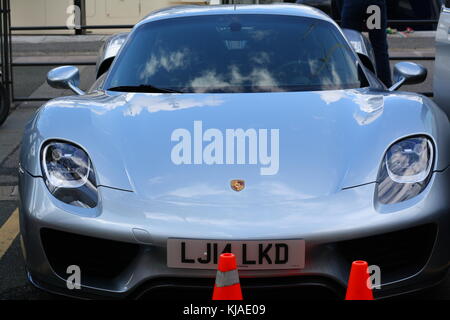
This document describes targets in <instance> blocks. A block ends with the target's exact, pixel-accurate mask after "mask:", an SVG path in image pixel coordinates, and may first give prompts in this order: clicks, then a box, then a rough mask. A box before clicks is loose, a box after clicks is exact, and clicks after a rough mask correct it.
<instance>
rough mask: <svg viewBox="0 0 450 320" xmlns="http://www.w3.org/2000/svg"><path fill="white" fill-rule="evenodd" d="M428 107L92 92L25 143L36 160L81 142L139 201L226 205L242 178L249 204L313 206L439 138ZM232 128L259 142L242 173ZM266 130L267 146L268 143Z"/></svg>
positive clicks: (359, 95) (401, 98)
mask: <svg viewBox="0 0 450 320" xmlns="http://www.w3.org/2000/svg"><path fill="white" fill-rule="evenodd" d="M423 99H425V98H422V97H420V96H417V95H413V94H401V93H398V94H388V93H383V92H371V91H369V90H366V89H361V90H345V91H344V90H340V91H320V92H292V93H245V94H146V93H127V94H125V93H96V94H91V95H87V96H81V97H70V98H62V99H56V100H53V101H51V102H50V103H48V104H47V105H46V106H44V107H43V108H41V110H40V111H39V112H38V114H37V116H36V118H35V119H34V121H33V122H32V123H31V124H30V126H29V128H28V129H27V130H30V131H34V133H35V134H30V135H29V136H30V139H31V140H33V139H34V140H35V141H34V145H36V147H35V148H34V151H35V153H36V151H37V150H39V149H40V147H41V146H42V144H43V143H44V142H45V140H49V139H63V140H67V141H71V142H73V143H76V144H78V145H80V146H81V147H83V148H84V149H85V150H86V151H87V152H88V154H89V155H90V157H91V159H92V162H93V164H94V166H95V170H96V174H97V180H98V184H99V185H103V186H107V187H113V188H118V189H123V190H128V191H133V192H135V193H136V194H138V195H140V196H141V197H143V198H149V199H152V200H163V201H181V202H186V203H189V202H196V203H201V202H202V201H207V199H216V200H214V201H217V202H223V201H225V202H226V201H227V199H228V198H227V197H229V196H233V195H234V194H236V192H235V191H233V190H232V188H231V186H230V181H231V180H233V179H240V180H244V181H245V190H244V191H242V192H241V193H240V194H245V196H243V197H247V199H248V201H261V199H272V200H287V201H289V200H308V199H313V198H319V197H326V196H328V195H330V194H333V193H336V192H338V191H340V190H342V189H343V188H349V187H354V186H357V185H362V184H367V183H372V182H374V181H375V180H376V177H377V172H378V168H379V165H380V162H381V160H382V158H383V156H384V153H385V151H386V149H387V148H388V147H389V145H390V144H391V143H393V142H395V141H396V140H398V139H399V138H402V137H405V136H408V135H412V134H429V135H430V136H434V135H436V132H435V131H436V129H435V128H436V124H435V121H436V120H435V118H436V117H435V116H433V112H436V110H434V109H433V108H430V107H429V106H427V104H426V103H424V101H423ZM427 100H428V99H427ZM199 125H201V127H202V128H201V129H202V130H201V131H200V130H199ZM195 126H196V127H197V128H196V129H194V127H195ZM208 129H214V130H212V131H211V130H209V131H207V130H208ZM235 129H243V130H244V131H245V130H248V129H250V130H251V131H252V132H254V133H256V140H257V141H258V142H259V144H258V146H257V148H256V149H255V150H256V151H255V150H253V151H255V152H256V153H254V155H255V158H256V160H255V159H253V161H252V162H251V161H250V159H249V156H248V154H247V157H246V158H245V159H244V160H243V161H241V162H244V163H242V164H236V162H237V160H235V161H234V164H231V163H228V164H226V162H227V161H226V155H227V153H229V152H230V148H227V142H226V140H227V137H226V132H227V130H235ZM180 130H181V131H180ZM264 130H267V133H268V140H265V139H263V138H264ZM206 132H209V133H213V136H214V137H215V138H216V139H212V138H211V139H210V140H211V141H213V140H214V141H216V140H220V139H219V138H220V134H221V135H222V136H223V141H222V143H220V141H219V142H217V143H218V144H215V146H216V147H217V148H216V149H217V150H219V149H220V151H217V150H216V152H218V154H216V153H214V152H213V153H209V151H211V149H208V150H205V148H206V146H207V145H209V144H210V143H211V141H203V142H202V134H205V133H206ZM261 132H262V133H261ZM277 132H278V141H277V139H276V133H277ZM180 133H184V134H186V133H189V134H190V135H191V140H189V143H190V144H191V147H192V149H191V156H190V157H187V156H188V154H187V155H186V154H182V155H185V156H186V158H185V159H188V158H189V159H191V162H192V164H177V159H178V158H177V157H175V160H174V157H173V156H172V155H173V154H179V155H180V153H178V152H175V151H176V150H177V149H175V151H174V147H175V146H176V145H177V144H178V143H179V142H180V141H181V140H178V139H177V138H178V135H179V134H180ZM261 134H262V136H261ZM203 138H206V137H203ZM272 138H274V139H273V141H272V140H271V139H272ZM172 140H175V141H172ZM185 140H186V141H187V139H185ZM205 140H207V139H205ZM249 141H250V140H246V142H247V143H249ZM265 141H270V142H271V143H268V144H264V142H265ZM31 144H33V143H31ZM275 144H277V145H278V150H279V152H278V159H276V158H277V156H276V145H275ZM187 145H188V144H186V145H184V146H187ZM221 145H222V148H219V147H220V146H221ZM210 147H211V146H210ZM266 147H267V148H268V149H269V153H268V154H269V155H270V151H272V153H273V154H272V162H271V165H268V164H267V161H266V162H264V161H263V160H264V159H263V158H261V156H260V152H261V150H262V151H264V148H266ZM186 150H187V149H186ZM174 152H175V153H174ZM247 152H249V150H248V149H247ZM204 153H205V154H210V155H216V156H217V158H216V159H223V162H224V164H206V163H205V161H207V160H205V159H204V157H202V155H203V154H204ZM220 153H223V157H221V156H220ZM235 153H238V151H237V150H235ZM34 156H36V154H34ZM24 157H26V158H27V159H25V160H24V161H23V162H25V163H27V164H28V165H27V166H26V167H27V170H29V171H30V172H31V173H32V174H35V175H40V168H39V166H36V163H38V161H34V163H32V160H30V159H31V158H32V157H33V152H30V154H29V155H27V156H24ZM27 160H28V161H27ZM266 160H267V159H266ZM217 161H218V162H220V160H217ZM195 162H196V163H195ZM249 162H251V163H249ZM255 162H256V163H255ZM276 162H277V163H276ZM277 164H278V165H277ZM268 167H271V168H272V170H269V174H267V170H266V173H265V174H264V173H263V171H264V170H262V168H266V169H267V168H268ZM250 199H251V200H250Z"/></svg>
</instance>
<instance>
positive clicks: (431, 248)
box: [20, 170, 450, 298]
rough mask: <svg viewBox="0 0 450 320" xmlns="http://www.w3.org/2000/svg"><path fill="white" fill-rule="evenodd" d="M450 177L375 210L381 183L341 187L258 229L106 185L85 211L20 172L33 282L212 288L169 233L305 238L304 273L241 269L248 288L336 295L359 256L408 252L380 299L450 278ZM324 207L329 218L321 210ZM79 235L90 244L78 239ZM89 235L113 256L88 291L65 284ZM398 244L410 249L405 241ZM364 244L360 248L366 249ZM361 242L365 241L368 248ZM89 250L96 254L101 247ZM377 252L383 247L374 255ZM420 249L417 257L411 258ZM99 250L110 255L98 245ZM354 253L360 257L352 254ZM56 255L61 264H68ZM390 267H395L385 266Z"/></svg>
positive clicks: (375, 259)
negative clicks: (170, 249) (176, 255)
mask: <svg viewBox="0 0 450 320" xmlns="http://www.w3.org/2000/svg"><path fill="white" fill-rule="evenodd" d="M449 182H450V171H449V170H446V171H443V172H436V173H434V175H433V178H432V180H431V181H430V184H429V186H428V187H427V189H426V190H425V191H424V192H423V193H422V194H421V195H419V196H418V197H417V198H415V199H412V200H413V201H410V202H408V203H407V204H403V205H402V206H395V207H391V208H389V207H386V208H375V206H374V205H373V194H374V188H375V184H369V185H365V186H360V187H357V188H352V189H347V190H343V191H341V192H338V193H337V194H336V195H335V196H333V197H330V199H329V200H328V201H327V202H326V204H325V203H323V204H321V205H318V204H317V203H309V208H310V210H309V211H306V210H304V209H305V208H299V209H298V211H299V212H301V213H298V214H297V215H295V216H292V215H290V214H287V215H285V216H282V215H279V216H274V219H272V220H270V217H267V216H265V215H264V216H262V217H261V221H255V222H254V226H253V227H252V225H251V223H247V222H248V221H246V219H245V217H242V218H241V219H239V218H236V221H235V223H234V224H233V223H231V224H230V223H219V222H220V220H221V219H219V218H218V219H217V221H214V220H211V219H204V220H202V219H197V220H195V221H193V220H189V219H187V218H186V216H184V217H183V219H181V218H180V216H177V215H176V213H173V212H176V211H177V210H180V208H175V207H174V208H173V211H170V210H168V211H167V214H165V215H163V214H161V213H158V214H157V213H156V212H155V211H151V210H150V209H149V208H151V205H154V206H155V207H158V205H157V204H150V203H148V202H144V201H143V200H142V199H139V197H138V195H136V194H134V193H131V192H124V191H120V190H115V189H111V188H106V187H100V188H99V192H100V198H101V199H102V201H101V204H100V205H99V207H97V208H95V209H89V210H78V208H74V207H71V206H67V205H65V204H62V203H60V202H59V201H58V200H56V199H55V198H53V197H52V196H51V195H50V194H49V193H48V191H47V188H46V186H45V184H44V182H43V181H42V179H41V178H38V177H32V176H30V175H29V174H28V173H26V172H25V173H22V174H21V176H20V195H21V206H20V220H21V235H22V238H23V245H24V252H25V257H26V265H27V269H28V271H29V278H30V280H31V281H32V282H33V283H34V284H35V285H36V286H38V287H41V288H43V289H47V290H50V291H53V292H57V293H62V294H67V295H71V296H81V297H87V298H96V297H107V298H125V297H138V296H141V295H142V294H143V293H145V292H147V291H149V290H152V289H155V288H161V287H178V288H187V289H189V288H192V289H195V288H212V285H213V283H214V280H213V279H214V277H215V271H214V270H193V269H174V268H168V267H167V265H166V242H167V239H168V238H170V237H174V238H196V239H229V240H244V239H252V240H255V239H261V240H267V239H298V238H303V239H305V240H306V265H305V268H304V269H302V270H258V271H251V270H240V272H239V274H240V277H241V283H242V286H243V287H244V289H245V288H274V287H279V288H289V287H303V286H309V287H312V286H319V287H325V288H327V289H330V290H331V291H333V293H335V294H336V295H338V296H341V295H343V293H344V292H345V285H346V282H347V279H348V274H349V268H350V263H351V261H352V259H365V260H368V262H369V264H376V263H380V262H379V261H381V260H383V259H381V258H384V260H383V261H389V259H391V257H392V259H391V261H396V260H399V259H397V258H398V257H399V256H398V254H401V253H402V252H399V251H403V252H405V250H409V251H410V254H409V255H408V256H407V257H406V258H405V259H406V261H405V262H404V263H402V264H400V263H398V265H397V266H396V267H395V268H391V269H389V270H388V269H386V268H384V267H383V265H381V281H382V287H381V289H380V290H375V292H374V293H375V296H376V297H377V298H381V297H386V296H390V295H396V294H401V293H406V292H410V291H415V290H419V289H423V288H425V287H428V286H431V285H433V284H435V283H436V282H438V281H439V280H440V279H442V278H443V277H444V276H445V274H446V272H447V269H448V266H449V260H450V259H449V258H450V254H449V253H450V250H449V244H450V230H449V228H450V219H449V213H448V211H449V210H448V209H449V208H450V199H449V197H448V196H447V194H448V191H449ZM160 205H161V204H160ZM158 209H159V208H158ZM256 209H257V208H256ZM317 212H322V214H321V215H320V216H319V215H318V213H317ZM219 217H220V216H219ZM208 218H210V217H208ZM222 222H223V221H222ZM48 230H49V231H50V233H52V232H53V233H55V234H56V235H58V234H60V235H63V236H62V237H61V238H58V237H56V238H51V239H50V240H49V241H48V239H47V243H50V244H51V243H53V244H55V243H56V244H58V246H56V249H55V248H52V250H53V251H54V252H53V253H52V252H49V249H48V246H47V247H46V245H45V242H46V240H45V239H44V237H46V236H43V234H45V233H46V232H47V233H48ZM413 231H414V232H415V233H414V232H413ZM67 235H68V236H69V237H71V236H75V240H73V243H78V244H79V246H78V247H77V246H76V245H75V246H72V247H71V246H70V245H68V244H69V243H70V242H69V241H68V240H67V238H64V237H65V236H67ZM78 236H81V237H82V238H83V239H84V240H85V241H86V242H80V241H79V240H77V238H76V237H78ZM86 237H88V238H86ZM92 239H93V240H95V241H97V240H99V241H100V242H101V241H102V239H103V240H105V241H106V243H107V245H108V246H109V249H110V250H111V251H110V252H106V253H107V254H106V255H100V254H99V255H98V258H99V260H100V261H103V262H104V263H105V264H103V265H102V264H100V265H95V267H96V268H92V269H96V270H95V272H91V271H89V272H88V274H86V275H84V276H82V280H81V283H82V289H81V290H68V289H67V287H66V280H65V279H66V277H67V275H66V273H65V272H64V271H65V269H64V266H65V264H68V263H71V262H70V261H72V260H70V259H71V257H72V258H73V260H74V261H75V262H77V255H80V252H81V255H82V254H83V252H88V251H89V249H90V247H91V245H88V244H89V243H93V242H90V241H91V240H92ZM383 239H388V243H385V244H384V247H386V249H385V250H384V251H382V250H381V251H379V249H380V246H381V245H380V244H379V241H382V240H383ZM401 243H403V246H402V245H399V244H401ZM360 244H363V247H362V248H361V245H360ZM389 244H391V246H390V245H389ZM422 244H423V245H422ZM358 245H359V247H358ZM352 246H353V247H352ZM364 246H367V251H365V248H364ZM92 247H93V248H91V249H92V250H93V252H94V253H95V252H96V251H95V250H96V249H95V245H92ZM119 247H123V248H121V249H120V250H123V251H122V252H123V253H127V252H128V253H130V252H131V253H133V254H130V255H129V257H128V258H127V259H128V263H125V264H123V265H122V264H120V263H117V262H116V260H114V259H115V258H117V257H124V254H121V253H120V252H121V251H120V250H119V249H118V248H119ZM345 247H346V248H347V249H345ZM58 248H60V251H59V252H60V253H59V254H58ZM77 248H78V249H80V250H78V251H77ZM349 248H350V249H349ZM352 248H353V249H352ZM355 248H357V249H355ZM55 250H56V251H55ZM115 250H116V251H115ZM376 250H378V251H379V252H378V253H376V252H375V253H374V251H376ZM395 250H397V251H398V252H395ZM416 251H417V252H419V251H420V254H414V253H415V252H416ZM55 252H56V253H55ZM97 252H105V251H104V250H103V249H98V250H97ZM355 252H357V255H358V256H357V257H356V256H355V257H353V256H352V253H355ZM366 252H367V253H366ZM388 254H389V256H391V257H389V256H387V255H388ZM392 254H393V256H392ZM125 255H126V254H125ZM94 256H95V254H94ZM418 256H420V259H418V258H417V257H418ZM58 257H66V258H65V260H64V259H60V258H58ZM105 257H110V258H111V259H112V260H111V261H109V260H107V258H105ZM78 258H79V257H78ZM58 259H59V260H58ZM105 259H106V260H105ZM408 259H414V261H412V260H408ZM52 260H53V261H52ZM55 261H59V262H61V261H62V262H61V263H60V264H61V265H62V266H61V265H59V266H58V263H55ZM383 263H384V262H383ZM73 264H76V263H73ZM94 264H95V263H94ZM118 265H119V266H120V268H118ZM394 265H395V263H394ZM114 267H116V268H114ZM102 268H103V269H102ZM112 269H114V270H112ZM115 269H118V270H115ZM384 269H386V270H388V271H387V272H383V270H384ZM102 270H104V271H105V272H104V273H102ZM113 271H115V272H113ZM105 275H106V276H105Z"/></svg>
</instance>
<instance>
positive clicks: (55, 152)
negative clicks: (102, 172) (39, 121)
mask: <svg viewBox="0 0 450 320" xmlns="http://www.w3.org/2000/svg"><path fill="white" fill-rule="evenodd" d="M41 166H42V173H43V178H44V181H45V184H46V185H47V188H48V190H49V191H50V193H51V194H52V195H53V196H55V197H56V198H57V199H59V200H61V201H62V202H65V203H68V204H71V205H74V206H78V207H84V208H94V207H95V206H97V203H98V194H97V184H96V181H95V173H94V170H93V167H92V163H91V159H89V156H88V155H87V153H86V152H85V151H84V150H83V149H81V148H80V147H77V146H75V145H73V144H71V143H67V142H50V143H48V144H46V145H45V146H44V148H43V150H42V160H41Z"/></svg>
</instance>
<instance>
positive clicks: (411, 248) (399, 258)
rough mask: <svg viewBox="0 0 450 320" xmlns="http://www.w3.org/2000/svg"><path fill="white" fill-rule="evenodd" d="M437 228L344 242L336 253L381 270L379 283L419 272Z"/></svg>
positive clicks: (426, 259)
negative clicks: (363, 261) (362, 261)
mask: <svg viewBox="0 0 450 320" xmlns="http://www.w3.org/2000/svg"><path fill="white" fill-rule="evenodd" d="M436 233H437V227H436V225H435V224H427V225H422V226H419V227H414V228H410V229H405V230H401V231H396V232H390V233H385V234H381V235H376V236H371V237H366V238H360V239H353V240H347V241H343V242H340V243H338V244H337V249H338V251H339V252H340V253H341V254H342V255H343V256H344V257H345V259H346V260H347V261H348V263H349V266H350V264H351V262H352V261H355V260H365V261H367V262H368V264H369V265H377V266H379V267H380V269H381V280H382V283H386V282H390V281H394V280H397V278H398V276H399V275H400V276H402V277H407V276H411V275H414V274H415V273H417V272H419V271H420V270H421V269H422V268H423V267H424V266H425V264H426V263H427V261H428V259H429V257H430V255H431V251H432V249H433V245H434V242H435V239H436Z"/></svg>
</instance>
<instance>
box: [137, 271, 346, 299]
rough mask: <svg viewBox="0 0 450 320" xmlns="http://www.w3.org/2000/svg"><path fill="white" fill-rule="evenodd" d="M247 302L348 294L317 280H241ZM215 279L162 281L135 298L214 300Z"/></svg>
mask: <svg viewBox="0 0 450 320" xmlns="http://www.w3.org/2000/svg"><path fill="white" fill-rule="evenodd" d="M239 282H240V284H241V288H242V295H243V297H244V299H245V300H253V301H255V300H281V301H286V300H316V299H317V300H338V299H342V297H343V296H344V294H345V290H344V288H343V287H341V286H340V285H339V284H338V283H336V282H335V281H333V280H331V279H328V278H324V277H315V276H290V277H274V278H270V277H269V278H241V279H240V280H239ZM213 287H214V279H213V278H211V279H205V278H160V279H157V280H153V281H148V282H146V283H144V284H143V285H141V286H140V287H139V288H138V289H137V290H136V291H135V293H134V294H132V296H131V298H133V299H139V300H141V299H142V300H147V299H151V300H155V299H156V300H166V299H176V300H186V299H187V300H189V301H191V300H196V301H206V300H210V299H211V296H212V292H213Z"/></svg>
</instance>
